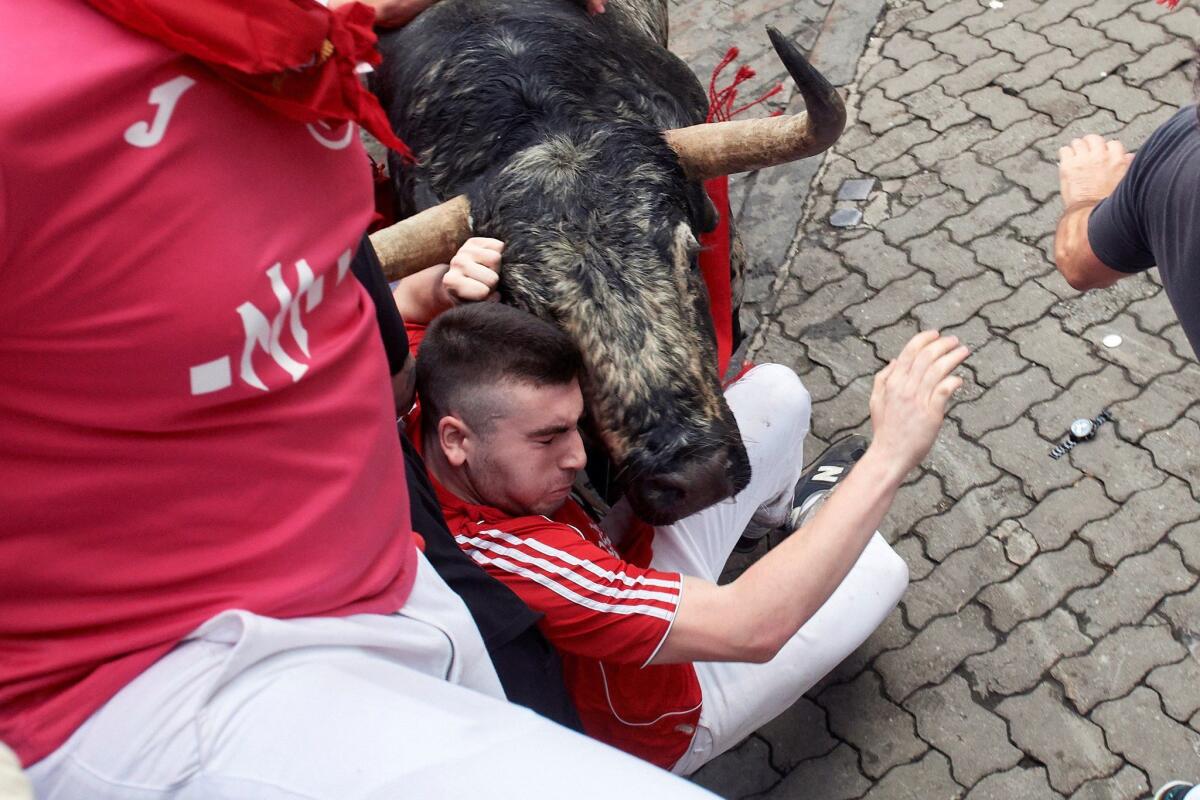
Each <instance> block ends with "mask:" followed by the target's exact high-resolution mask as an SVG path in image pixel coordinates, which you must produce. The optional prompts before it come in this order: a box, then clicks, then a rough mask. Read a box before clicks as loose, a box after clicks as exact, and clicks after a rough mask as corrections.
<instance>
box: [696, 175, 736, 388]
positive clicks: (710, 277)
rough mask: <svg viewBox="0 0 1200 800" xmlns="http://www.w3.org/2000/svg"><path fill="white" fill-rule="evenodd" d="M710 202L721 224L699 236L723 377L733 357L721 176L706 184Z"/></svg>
mask: <svg viewBox="0 0 1200 800" xmlns="http://www.w3.org/2000/svg"><path fill="white" fill-rule="evenodd" d="M704 189H705V191H707V192H708V196H709V199H711V200H712V202H713V205H714V206H716V209H717V213H718V214H719V215H720V217H721V220H720V222H718V223H717V227H716V228H715V229H714V230H712V231H710V232H709V233H702V234H700V245H701V248H702V249H701V250H700V274H701V276H702V277H703V278H704V283H705V285H706V286H707V287H708V306H709V310H710V313H711V314H712V321H713V329H714V330H715V331H716V334H717V374H718V375H724V374H725V370H726V369H728V368H729V358H730V356H731V355H732V354H733V291H732V287H731V286H730V255H731V252H730V239H729V178H728V176H724V175H722V176H721V177H719V178H711V179H709V180H707V181H705V182H704Z"/></svg>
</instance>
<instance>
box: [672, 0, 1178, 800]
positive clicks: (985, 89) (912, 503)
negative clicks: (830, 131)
mask: <svg viewBox="0 0 1200 800" xmlns="http://www.w3.org/2000/svg"><path fill="white" fill-rule="evenodd" d="M768 23H769V24H775V25H777V26H779V27H780V28H781V29H782V30H783V31H784V32H785V33H788V34H792V35H794V36H795V38H796V39H797V40H798V41H800V42H801V44H802V45H803V46H804V47H806V48H810V49H812V50H813V54H814V60H815V61H816V63H817V64H818V65H819V66H820V67H821V68H822V69H824V70H826V71H827V73H828V74H829V75H830V76H831V78H832V79H833V80H834V82H835V83H836V84H839V85H841V86H842V87H843V91H844V94H845V96H846V98H847V101H848V107H849V113H850V122H849V124H848V125H847V129H846V132H845V133H844V134H843V136H842V138H841V140H840V141H839V142H838V143H837V144H836V145H835V146H834V148H833V149H832V151H831V152H830V153H828V154H827V155H826V156H825V157H824V158H820V159H812V160H810V162H807V163H804V164H799V165H793V166H790V167H783V168H778V169H775V170H771V171H767V172H763V173H762V174H761V175H751V176H748V177H743V178H739V179H737V181H736V182H735V184H734V186H733V187H732V188H733V192H732V195H733V201H734V215H735V217H736V219H737V222H738V225H739V229H740V230H741V231H742V233H743V236H744V237H745V241H746V244H747V247H748V248H749V249H750V250H751V253H752V257H753V269H752V270H751V274H750V276H749V282H748V285H747V304H746V310H745V322H746V324H747V327H748V328H750V329H751V330H753V339H752V346H751V356H752V357H753V358H754V359H756V360H759V361H764V360H770V361H778V362H782V363H784V364H788V365H790V366H792V367H793V368H795V369H796V371H797V372H798V373H799V374H800V375H801V377H802V378H803V379H804V382H805V384H806V385H807V386H808V388H809V391H810V392H811V393H812V396H813V400H814V411H813V427H812V430H813V433H812V436H811V438H810V440H809V443H808V447H807V449H806V452H807V454H808V455H809V456H810V457H811V456H813V455H815V454H817V453H818V452H820V450H821V449H823V447H824V445H825V444H827V443H829V442H830V441H833V440H834V439H836V438H838V437H840V436H842V435H844V434H847V433H850V432H856V431H860V432H869V422H868V411H867V398H868V396H869V392H870V388H871V378H872V375H873V374H874V373H875V372H876V371H877V370H878V369H880V368H881V367H882V366H883V365H884V364H885V363H886V362H887V360H888V359H889V358H892V357H894V356H895V355H896V354H897V353H898V351H899V348H900V346H901V345H902V344H903V343H904V342H905V341H907V339H908V338H909V337H910V336H911V335H912V334H913V333H915V332H916V331H917V330H918V329H919V328H927V327H937V328H940V329H941V330H943V331H949V332H953V333H955V334H957V335H958V336H959V337H960V338H962V339H963V340H965V341H966V342H967V343H968V344H969V345H970V346H971V347H972V349H973V350H974V354H973V355H972V357H971V358H970V359H969V360H968V362H967V367H966V368H965V369H964V370H963V372H964V374H965V377H966V386H965V387H964V389H963V390H962V391H961V392H960V393H959V396H958V398H957V401H956V402H955V404H954V406H953V408H952V410H951V412H950V419H949V420H948V421H947V424H946V426H945V428H944V430H943V432H942V436H941V439H940V442H939V443H938V444H937V445H936V446H935V448H934V450H933V452H932V453H931V455H930V457H929V458H928V459H927V461H926V463H925V464H924V466H923V468H922V470H921V471H920V472H919V473H918V474H916V475H914V476H913V479H912V481H911V482H910V484H908V485H907V486H906V487H905V489H904V490H903V491H902V493H901V495H900V497H899V499H898V501H897V503H896V505H895V507H894V508H893V510H892V512H891V513H890V515H889V516H888V518H887V520H886V521H885V523H884V526H883V533H884V535H885V536H886V537H887V538H888V539H889V541H891V542H892V543H893V544H894V546H895V547H896V548H897V550H898V551H899V552H900V553H901V554H902V555H903V557H904V558H905V560H906V561H907V562H908V565H909V568H910V571H911V581H912V582H911V585H910V587H909V590H908V592H907V594H906V595H905V597H904V599H903V601H902V602H901V605H900V607H899V608H898V609H897V610H896V611H895V612H894V613H893V614H892V615H891V617H890V618H889V619H888V620H887V621H886V622H885V623H884V625H883V626H882V627H881V628H880V629H879V630H878V631H877V632H876V633H875V635H874V636H872V637H871V638H870V639H869V640H868V641H867V643H866V644H865V645H864V646H863V647H862V648H861V649H860V650H859V651H858V652H857V653H856V654H854V655H853V656H852V657H851V658H850V659H849V660H848V661H847V662H846V663H844V664H843V665H842V666H841V667H840V668H838V669H837V670H836V671H835V672H834V673H833V674H832V675H831V676H830V677H829V678H827V679H826V680H825V681H824V682H823V683H822V684H820V685H818V686H817V687H816V688H815V689H814V690H813V691H811V692H810V693H809V694H808V696H807V697H805V698H804V699H802V700H801V701H800V702H799V703H797V704H796V705H795V706H794V707H793V708H792V709H790V710H789V711H787V712H786V713H785V714H784V715H783V716H782V717H780V718H779V719H778V720H776V721H775V722H773V723H772V724H770V725H768V726H767V727H765V728H763V729H762V730H760V731H758V732H757V733H756V734H754V735H753V736H751V737H750V738H749V739H747V740H746V741H745V742H744V743H743V744H742V745H741V746H740V747H738V748H736V749H735V750H733V751H732V752H730V753H729V754H727V755H725V756H723V757H721V758H720V759H718V760H716V761H715V762H713V763H712V764H710V765H709V766H708V767H706V768H705V769H704V770H702V771H701V772H700V773H699V774H698V776H697V778H696V779H697V780H698V781H699V782H700V783H702V784H704V785H705V786H708V787H710V788H712V789H713V790H714V791H716V792H718V793H719V794H721V795H723V796H726V797H731V798H733V797H737V798H741V797H751V796H762V797H770V798H813V800H849V799H850V798H860V797H862V798H870V800H892V799H894V798H914V799H916V798H920V799H921V800H946V799H948V798H956V797H966V798H969V800H992V799H993V798H995V799H996V800H1001V799H1003V800H1008V799H1009V798H1031V799H1037V800H1040V799H1041V798H1076V799H1082V798H1088V799H1095V800H1099V798H1139V797H1145V796H1147V795H1148V793H1149V792H1150V791H1151V790H1152V789H1153V788H1155V787H1156V786H1158V785H1159V784H1161V783H1163V782H1164V781H1166V780H1168V779H1171V778H1190V779H1200V663H1197V660H1196V657H1194V656H1193V655H1192V650H1193V648H1194V647H1197V646H1200V644H1197V643H1198V642H1200V584H1198V576H1200V503H1198V502H1197V501H1198V499H1200V404H1198V402H1197V401H1198V399H1200V368H1198V367H1197V366H1196V363H1195V358H1194V355H1193V353H1192V351H1191V348H1190V347H1189V346H1188V343H1187V340H1186V339H1185V337H1184V336H1183V334H1182V331H1181V329H1180V326H1179V324H1178V322H1177V321H1176V319H1175V315H1174V313H1173V312H1172V310H1171V308H1170V306H1169V304H1168V302H1167V298H1166V296H1165V294H1164V293H1163V292H1162V291H1161V288H1160V285H1159V284H1158V282H1157V275H1156V274H1155V273H1153V272H1151V273H1149V274H1144V275H1142V276H1138V277H1134V278H1130V279H1127V280H1123V281H1121V282H1120V283H1119V284H1117V285H1116V286H1115V287H1113V288H1111V289H1107V290H1103V291H1095V292H1091V293H1088V294H1087V295H1080V294H1079V293H1077V292H1076V291H1074V290H1072V289H1071V288H1070V287H1069V286H1068V285H1067V284H1066V283H1065V282H1064V281H1063V280H1062V278H1061V277H1060V276H1059V275H1058V273H1057V272H1056V270H1055V268H1054V265H1053V263H1052V261H1051V259H1050V255H1049V254H1050V253H1051V252H1052V247H1053V231H1054V226H1055V223H1056V221H1057V219H1058V215H1059V212H1060V211H1061V206H1060V203H1059V200H1058V182H1057V167H1056V160H1057V153H1058V149H1059V147H1060V146H1062V145H1064V144H1066V143H1067V142H1069V141H1070V140H1071V139H1072V138H1073V137H1075V136H1078V135H1082V134H1084V133H1099V134H1103V135H1109V136H1117V137H1119V138H1120V139H1121V140H1122V141H1123V142H1124V143H1125V145H1126V146H1127V147H1129V148H1130V149H1131V150H1132V149H1134V148H1136V147H1137V146H1138V145H1139V144H1140V143H1141V142H1142V141H1144V139H1145V138H1146V137H1147V136H1148V135H1149V134H1150V133H1151V132H1152V131H1153V130H1154V128H1155V127H1156V126H1157V125H1159V124H1160V123H1161V122H1163V121H1164V120H1165V119H1167V118H1168V117H1169V116H1170V115H1171V114H1172V113H1173V112H1174V111H1175V110H1176V109H1177V108H1178V107H1180V106H1181V105H1184V104H1187V103H1189V102H1191V82H1190V78H1191V72H1190V68H1189V67H1188V66H1187V65H1188V62H1189V60H1190V58H1191V56H1192V53H1193V52H1194V44H1193V43H1194V42H1195V41H1197V40H1200V5H1198V4H1196V3H1189V2H1188V0H1184V2H1183V3H1181V5H1180V7H1179V8H1178V9H1176V10H1175V11H1173V12H1168V11H1167V10H1166V9H1165V8H1164V7H1162V6H1158V5H1156V4H1155V3H1154V2H1153V0H1087V1H1084V0H1045V2H1035V1H1034V0H1004V2H999V0H992V2H987V1H986V0H983V1H982V2H981V1H980V0H955V1H953V2H946V1H945V0H923V1H922V0H892V2H889V3H887V4H886V6H885V5H884V4H883V3H882V2H873V1H872V0H834V2H832V3H830V2H825V3H821V2H816V1H815V0H794V1H792V2H785V1H784V0H743V1H741V2H737V1H735V0H672V20H671V25H672V36H671V43H672V47H673V49H674V50H675V51H676V52H678V53H679V54H680V55H681V56H683V57H684V58H685V59H687V60H688V61H689V63H691V64H692V65H693V67H694V68H695V69H696V71H697V73H698V74H699V75H700V76H702V79H703V80H704V81H705V82H707V78H708V75H709V73H710V71H711V69H712V66H713V65H714V64H715V63H716V62H717V61H718V60H719V59H720V58H721V56H722V55H723V54H724V53H725V50H726V49H727V47H728V46H729V45H732V44H736V45H739V46H740V47H741V48H742V51H743V56H744V58H743V59H741V60H743V61H746V62H747V63H750V64H752V65H753V66H755V67H756V68H758V70H759V72H760V75H759V77H758V78H756V79H754V80H753V81H751V82H750V83H749V84H748V87H749V88H747V89H746V90H745V95H746V97H747V99H750V98H752V97H753V96H755V95H756V94H757V93H756V92H755V91H754V89H757V88H760V87H761V88H762V89H765V88H767V87H768V86H769V85H770V83H771V81H772V79H773V78H775V79H778V78H782V71H781V68H780V67H779V66H778V64H777V63H776V62H775V61H774V55H773V54H772V53H771V52H770V50H769V47H768V46H767V42H766V37H765V34H764V33H763V25H764V24H768ZM787 91H788V92H790V91H791V87H790V86H789V87H788V89H787ZM787 97H790V94H785V99H786V98H787ZM756 111H758V110H756ZM760 113H761V112H760ZM860 177H872V178H876V179H877V183H876V185H875V188H874V190H873V191H872V192H871V194H870V196H869V197H868V198H867V199H866V200H862V201H841V202H839V201H837V200H836V195H837V192H838V190H839V187H840V186H841V185H842V182H843V181H844V180H846V179H850V178H860ZM810 185H811V189H809V187H810ZM838 207H845V208H852V209H856V210H858V211H861V213H862V222H861V223H859V224H858V225H856V226H854V227H851V228H835V227H833V226H831V225H830V223H829V217H830V215H831V213H832V212H833V211H834V210H835V208H838ZM1111 334H1117V335H1119V336H1120V344H1119V345H1117V346H1113V347H1110V346H1106V345H1105V344H1104V343H1102V340H1103V339H1105V337H1107V336H1110V335H1111ZM1110 342H1111V340H1110ZM1106 409H1107V410H1109V411H1111V413H1112V416H1113V417H1114V418H1115V422H1114V423H1112V424H1108V425H1105V426H1103V427H1102V428H1101V429H1100V432H1099V434H1098V436H1097V437H1096V439H1095V440H1094V441H1092V442H1088V443H1086V444H1083V445H1080V446H1079V447H1077V448H1075V449H1074V450H1072V451H1071V452H1070V453H1069V454H1068V455H1067V456H1065V457H1063V458H1061V459H1058V460H1054V459H1051V458H1050V457H1049V451H1050V450H1051V449H1052V448H1053V447H1054V445H1055V444H1056V443H1058V442H1060V441H1062V439H1063V438H1064V436H1065V434H1066V432H1067V429H1068V427H1069V425H1070V423H1071V421H1072V420H1074V419H1075V418H1078V417H1094V416H1096V415H1097V414H1099V413H1100V412H1101V411H1103V410H1106ZM738 566H739V564H736V563H735V564H732V565H731V569H734V570H736V569H737V567H738Z"/></svg>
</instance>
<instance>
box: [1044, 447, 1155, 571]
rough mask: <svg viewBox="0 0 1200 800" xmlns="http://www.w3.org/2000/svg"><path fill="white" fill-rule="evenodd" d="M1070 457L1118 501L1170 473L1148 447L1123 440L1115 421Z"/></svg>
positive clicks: (1075, 450) (1123, 500) (1078, 467)
mask: <svg viewBox="0 0 1200 800" xmlns="http://www.w3.org/2000/svg"><path fill="white" fill-rule="evenodd" d="M1105 428H1107V430H1105ZM1067 458H1069V459H1070V460H1071V464H1072V465H1073V466H1074V467H1075V468H1076V469H1078V470H1080V471H1081V472H1083V473H1085V474H1087V475H1091V476H1093V477H1095V478H1098V479H1099V480H1100V482H1101V483H1103V484H1104V491H1105V493H1106V494H1107V495H1108V496H1109V497H1111V498H1112V499H1114V500H1116V501H1117V502H1118V503H1124V502H1125V501H1127V500H1128V499H1129V498H1130V497H1132V496H1133V495H1134V493H1135V492H1138V491H1141V490H1142V489H1150V488H1153V487H1155V486H1157V485H1159V484H1161V483H1162V482H1163V481H1164V480H1165V479H1166V477H1167V475H1166V473H1164V472H1162V471H1161V470H1159V469H1158V468H1157V467H1155V466H1154V461H1153V459H1152V458H1151V456H1150V453H1149V452H1148V451H1147V450H1144V449H1143V448H1141V447H1138V446H1137V445H1134V444H1130V443H1129V442H1123V441H1121V440H1120V439H1119V438H1117V436H1116V433H1115V431H1114V430H1113V428H1112V426H1111V425H1105V426H1104V427H1103V428H1101V429H1100V431H1099V432H1098V433H1097V434H1096V438H1095V439H1092V440H1091V441H1090V442H1088V443H1087V446H1086V447H1082V446H1081V447H1076V448H1075V449H1073V450H1072V451H1071V452H1070V453H1069V454H1068V456H1067ZM1063 460H1066V459H1063ZM1096 557H1097V558H1100V559H1101V560H1103V558H1106V557H1107V556H1102V555H1101V553H1100V551H1099V550H1097V553H1096Z"/></svg>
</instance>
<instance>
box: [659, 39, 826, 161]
mask: <svg viewBox="0 0 1200 800" xmlns="http://www.w3.org/2000/svg"><path fill="white" fill-rule="evenodd" d="M767 35H768V36H770V37H771V44H772V45H774V47H775V52H776V53H778V54H779V58H780V60H782V61H783V65H784V66H785V67H787V71H788V73H789V74H790V75H791V76H792V80H794V81H795V82H796V87H797V88H798V89H799V90H800V94H801V95H802V96H803V97H804V105H805V112H804V113H802V114H795V115H793V116H789V117H767V118H765V119H746V120H731V121H729V122H710V123H705V124H703V125H692V126H690V127H687V128H675V129H674V130H669V131H666V134H665V135H666V138H667V143H668V144H670V145H671V147H672V148H674V150H675V152H676V153H677V154H678V155H679V161H680V163H681V164H682V165H683V169H684V172H686V173H687V175H688V177H690V178H692V179H694V180H704V179H706V178H715V177H717V176H719V175H730V174H732V173H735V172H749V171H750V170H755V169H763V168H764V167H772V166H775V165H777V164H786V163H787V162H789V161H796V160H798V159H801V158H807V157H808V156H811V155H816V154H817V153H819V152H821V151H822V150H824V149H825V148H827V147H829V146H830V145H831V144H833V143H834V142H835V141H837V138H838V136H840V135H841V133H842V128H844V127H845V125H846V107H845V106H844V105H843V104H842V98H841V97H839V96H838V93H837V92H836V91H834V88H833V87H832V86H830V85H829V81H827V80H825V76H824V75H822V74H821V73H820V72H817V71H816V70H815V69H813V67H812V65H811V64H809V63H808V61H807V60H806V59H805V58H804V56H803V55H802V54H801V53H800V50H799V49H798V48H797V47H796V46H795V45H794V44H792V43H791V42H789V41H788V40H787V39H784V38H783V35H782V34H781V33H780V32H779V31H777V30H775V28H772V27H771V26H769V25H768V26H767Z"/></svg>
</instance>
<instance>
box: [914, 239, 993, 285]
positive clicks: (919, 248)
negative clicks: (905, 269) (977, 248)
mask: <svg viewBox="0 0 1200 800" xmlns="http://www.w3.org/2000/svg"><path fill="white" fill-rule="evenodd" d="M905 247H906V248H907V249H908V252H909V258H910V259H912V263H913V264H915V265H917V266H918V267H920V268H921V269H923V270H926V271H928V272H929V273H931V274H932V275H933V280H934V282H935V283H936V284H937V285H938V286H941V287H943V288H949V287H951V286H953V285H954V284H956V283H959V282H960V281H963V280H966V279H967V278H972V277H976V276H978V275H981V274H983V270H982V269H981V268H980V266H979V264H977V263H976V261H975V256H974V255H973V254H972V252H971V251H970V250H968V249H967V248H965V247H963V246H961V245H958V244H955V243H954V242H952V241H950V237H949V235H947V233H946V232H945V231H944V230H940V229H938V230H934V231H931V232H930V233H927V234H925V235H924V236H920V237H918V238H916V239H912V240H910V241H909V242H908V243H907V244H906V245H905Z"/></svg>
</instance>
